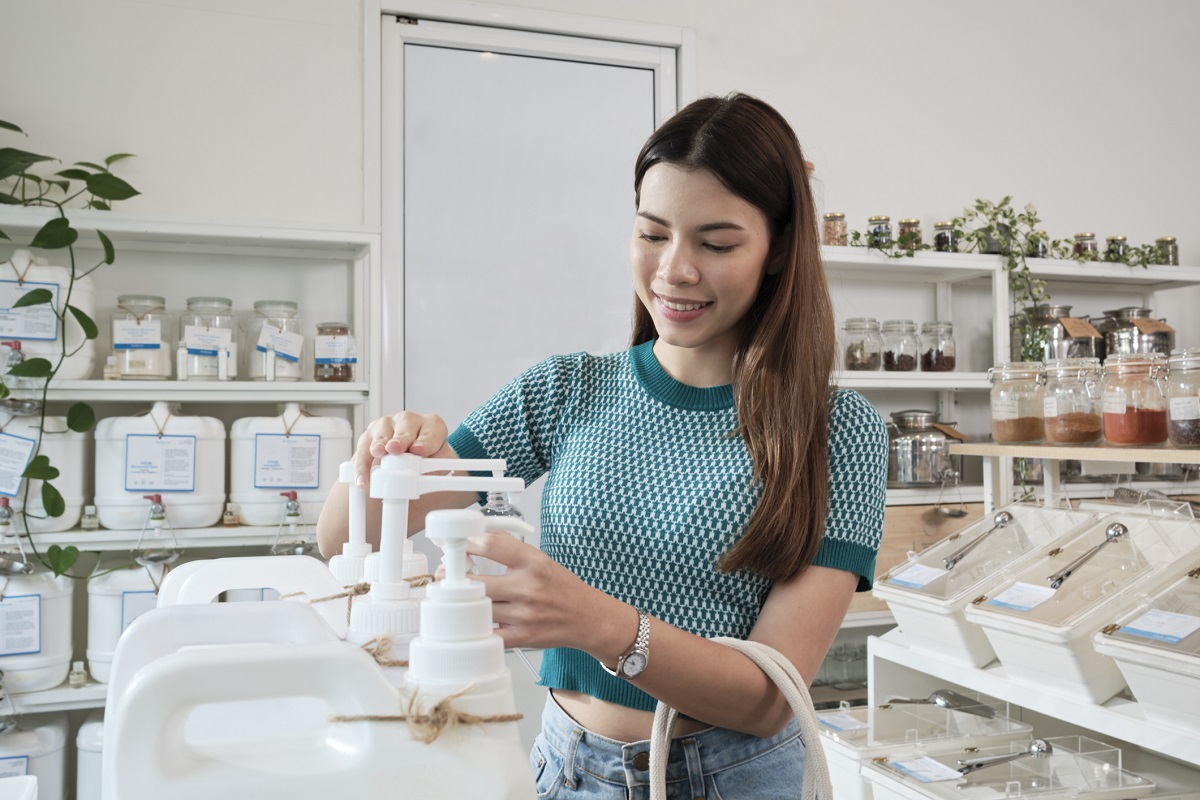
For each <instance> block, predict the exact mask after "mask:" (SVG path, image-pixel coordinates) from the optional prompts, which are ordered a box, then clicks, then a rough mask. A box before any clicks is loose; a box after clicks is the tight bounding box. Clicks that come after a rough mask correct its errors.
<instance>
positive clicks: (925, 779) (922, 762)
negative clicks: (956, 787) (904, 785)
mask: <svg viewBox="0 0 1200 800" xmlns="http://www.w3.org/2000/svg"><path fill="white" fill-rule="evenodd" d="M888 765H889V766H891V767H895V768H896V769H898V770H900V771H901V772H903V773H904V774H905V775H908V776H910V777H913V778H916V779H917V780H919V781H920V782H921V783H936V782H937V781H953V780H957V779H958V778H961V777H962V773H961V772H959V771H958V770H956V769H954V768H952V767H948V766H946V765H945V764H943V763H942V762H940V761H935V760H933V759H932V758H930V757H929V756H923V757H922V758H910V759H906V760H904V761H889V762H888Z"/></svg>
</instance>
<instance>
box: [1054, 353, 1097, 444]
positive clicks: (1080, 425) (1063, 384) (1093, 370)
mask: <svg viewBox="0 0 1200 800" xmlns="http://www.w3.org/2000/svg"><path fill="white" fill-rule="evenodd" d="M1099 400H1100V359H1098V358H1060V359H1055V360H1053V361H1050V362H1048V363H1047V364H1046V385H1045V389H1044V399H1043V404H1042V409H1043V416H1044V417H1045V419H1046V441H1047V442H1048V443H1049V444H1066V445H1087V444H1096V443H1097V442H1099V441H1100V440H1101V439H1102V438H1103V435H1104V430H1103V427H1102V426H1101V420H1100V408H1099Z"/></svg>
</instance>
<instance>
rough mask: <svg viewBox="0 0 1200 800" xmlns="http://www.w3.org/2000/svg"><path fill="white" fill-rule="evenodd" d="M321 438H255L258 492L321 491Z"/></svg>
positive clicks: (264, 435)
mask: <svg viewBox="0 0 1200 800" xmlns="http://www.w3.org/2000/svg"><path fill="white" fill-rule="evenodd" d="M320 466H321V437H320V436H317V435H315V434H292V435H291V436H288V435H286V434H283V433H260V434H257V435H256V436H255V437H254V488H255V489H319V488H320V486H321V476H320Z"/></svg>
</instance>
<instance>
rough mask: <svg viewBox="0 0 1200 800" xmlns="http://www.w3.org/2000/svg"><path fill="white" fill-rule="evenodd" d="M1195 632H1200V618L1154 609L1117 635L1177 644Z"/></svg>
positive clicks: (1123, 628)
mask: <svg viewBox="0 0 1200 800" xmlns="http://www.w3.org/2000/svg"><path fill="white" fill-rule="evenodd" d="M1196 631H1200V617H1197V616H1195V615H1193V614H1176V613H1175V612H1173V611H1162V610H1160V609H1157V608H1155V609H1151V610H1150V611H1147V612H1146V613H1145V614H1142V615H1141V616H1140V617H1138V618H1137V619H1135V620H1133V621H1132V622H1130V623H1129V624H1128V625H1125V626H1123V627H1122V628H1121V629H1120V631H1119V633H1128V634H1130V635H1131V636H1141V637H1143V638H1146V639H1154V640H1156V641H1159V642H1166V643H1167V644H1179V643H1180V642H1182V641H1183V640H1184V639H1186V638H1187V637H1189V636H1191V635H1192V634H1193V633H1195V632H1196Z"/></svg>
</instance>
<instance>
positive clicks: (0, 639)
mask: <svg viewBox="0 0 1200 800" xmlns="http://www.w3.org/2000/svg"><path fill="white" fill-rule="evenodd" d="M40 652H42V596H41V595H40V594H21V595H14V596H12V597H5V598H4V599H3V600H0V656H23V655H31V654H33V653H40Z"/></svg>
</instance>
